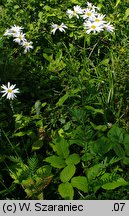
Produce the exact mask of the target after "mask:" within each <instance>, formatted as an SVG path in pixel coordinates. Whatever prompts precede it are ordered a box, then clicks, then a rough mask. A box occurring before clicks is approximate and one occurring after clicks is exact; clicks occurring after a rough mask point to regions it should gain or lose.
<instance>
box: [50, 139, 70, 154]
mask: <svg viewBox="0 0 129 216" xmlns="http://www.w3.org/2000/svg"><path fill="white" fill-rule="evenodd" d="M53 143H54V144H55V145H52V148H53V150H54V151H55V152H56V153H57V154H58V155H59V156H60V157H62V158H67V157H68V155H69V144H68V142H67V141H66V140H65V139H64V138H62V137H59V138H57V139H56V140H54V141H53Z"/></svg>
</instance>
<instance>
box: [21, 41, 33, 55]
mask: <svg viewBox="0 0 129 216" xmlns="http://www.w3.org/2000/svg"><path fill="white" fill-rule="evenodd" d="M21 45H22V46H23V47H24V48H25V49H24V53H27V52H28V51H30V49H33V46H32V42H28V41H27V40H25V41H23V42H22V43H21Z"/></svg>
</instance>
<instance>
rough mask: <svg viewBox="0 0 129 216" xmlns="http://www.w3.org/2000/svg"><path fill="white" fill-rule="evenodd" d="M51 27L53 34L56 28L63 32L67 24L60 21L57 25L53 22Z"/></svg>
mask: <svg viewBox="0 0 129 216" xmlns="http://www.w3.org/2000/svg"><path fill="white" fill-rule="evenodd" d="M51 27H52V30H51V33H52V34H55V32H56V31H57V30H59V31H60V32H65V29H66V28H67V26H66V25H65V24H64V23H61V25H57V24H54V23H53V24H52V26H51Z"/></svg>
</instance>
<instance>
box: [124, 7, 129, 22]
mask: <svg viewBox="0 0 129 216" xmlns="http://www.w3.org/2000/svg"><path fill="white" fill-rule="evenodd" d="M128 16H129V8H127V9H126V11H125V15H124V17H123V20H126V19H127V18H128Z"/></svg>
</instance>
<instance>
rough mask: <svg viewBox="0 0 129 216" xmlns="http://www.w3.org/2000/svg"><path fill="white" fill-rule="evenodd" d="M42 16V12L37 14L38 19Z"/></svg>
mask: <svg viewBox="0 0 129 216" xmlns="http://www.w3.org/2000/svg"><path fill="white" fill-rule="evenodd" d="M42 16H43V12H42V11H40V12H39V13H38V17H39V18H40V19H41V18H42Z"/></svg>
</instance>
